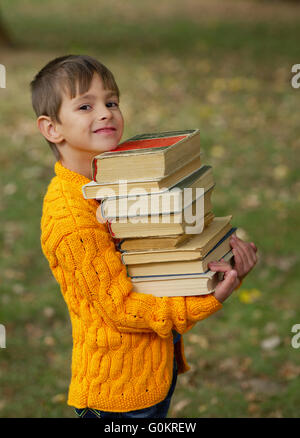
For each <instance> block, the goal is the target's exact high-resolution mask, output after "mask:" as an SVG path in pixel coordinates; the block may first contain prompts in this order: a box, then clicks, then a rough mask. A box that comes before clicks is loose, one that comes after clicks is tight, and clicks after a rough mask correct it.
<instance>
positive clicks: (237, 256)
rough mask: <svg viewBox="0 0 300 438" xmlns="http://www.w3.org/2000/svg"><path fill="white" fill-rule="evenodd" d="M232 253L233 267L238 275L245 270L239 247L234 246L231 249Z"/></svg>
mask: <svg viewBox="0 0 300 438" xmlns="http://www.w3.org/2000/svg"><path fill="white" fill-rule="evenodd" d="M232 253H233V255H234V269H236V270H237V272H238V275H239V276H242V275H244V272H245V266H244V259H243V257H242V255H241V252H240V250H239V248H234V249H233V250H232Z"/></svg>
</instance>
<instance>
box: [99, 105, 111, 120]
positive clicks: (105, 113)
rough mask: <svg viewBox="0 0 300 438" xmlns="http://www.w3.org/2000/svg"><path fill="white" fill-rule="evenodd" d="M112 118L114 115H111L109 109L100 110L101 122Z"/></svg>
mask: <svg viewBox="0 0 300 438" xmlns="http://www.w3.org/2000/svg"><path fill="white" fill-rule="evenodd" d="M111 117H112V113H111V111H110V109H109V108H107V107H105V108H102V109H100V111H99V113H98V119H99V120H105V119H110V118H111Z"/></svg>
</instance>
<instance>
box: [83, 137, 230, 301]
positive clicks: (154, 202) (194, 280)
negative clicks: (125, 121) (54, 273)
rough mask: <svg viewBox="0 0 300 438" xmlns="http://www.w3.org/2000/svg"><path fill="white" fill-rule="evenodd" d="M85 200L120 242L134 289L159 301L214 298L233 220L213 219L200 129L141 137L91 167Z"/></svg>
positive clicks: (211, 181)
mask: <svg viewBox="0 0 300 438" xmlns="http://www.w3.org/2000/svg"><path fill="white" fill-rule="evenodd" d="M92 175H93V180H92V181H91V182H90V183H88V184H85V185H84V186H83V187H82V191H83V195H84V197H85V198H86V199H97V200H98V201H100V208H101V215H102V217H103V218H104V219H105V220H106V221H107V225H108V228H109V231H110V233H111V235H112V237H113V238H114V239H117V240H116V241H117V242H118V246H117V248H118V250H119V251H120V252H121V254H122V261H123V263H124V264H125V265H126V267H127V272H128V275H129V276H130V277H131V279H132V283H133V290H134V291H136V292H141V293H149V294H153V295H155V296H187V295H201V294H207V293H211V292H213V291H214V290H215V287H216V285H217V284H218V282H219V281H220V277H219V275H218V274H217V273H215V272H213V271H210V270H209V269H208V263H209V262H211V261H215V260H220V259H221V258H224V259H225V260H230V259H231V257H232V252H231V246H230V244H229V240H230V236H231V234H232V233H233V232H234V231H235V228H233V227H232V226H231V224H230V221H231V219H232V216H226V217H215V216H214V213H213V209H212V202H211V195H212V193H213V190H214V188H215V182H214V178H213V173H212V167H211V166H209V165H206V164H203V159H202V152H201V151H200V131H199V130H198V129H195V130H185V131H171V132H163V133H155V134H142V135H137V136H135V137H132V138H130V139H128V140H126V141H124V142H123V143H121V144H120V145H119V146H118V147H117V149H115V150H114V151H111V152H104V153H102V154H100V155H97V156H96V157H94V159H93V161H92Z"/></svg>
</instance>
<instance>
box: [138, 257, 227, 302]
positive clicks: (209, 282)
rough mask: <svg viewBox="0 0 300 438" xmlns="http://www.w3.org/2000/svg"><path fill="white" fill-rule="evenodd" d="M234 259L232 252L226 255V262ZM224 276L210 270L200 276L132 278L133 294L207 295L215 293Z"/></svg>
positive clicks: (176, 275)
mask: <svg viewBox="0 0 300 438" xmlns="http://www.w3.org/2000/svg"><path fill="white" fill-rule="evenodd" d="M232 257H233V254H232V251H231V250H230V251H229V252H228V253H227V254H225V255H224V257H223V258H224V260H225V261H230V260H231V258H232ZM220 280H222V275H220V274H219V273H218V272H213V271H210V270H208V271H207V272H204V273H198V274H190V275H189V274H183V275H178V274H174V275H150V276H144V277H131V281H132V285H133V289H132V291H133V292H139V293H143V294H151V295H154V296H157V297H180V296H192V295H206V294H209V293H213V292H214V291H215V288H216V286H217V284H218V283H219V281H220Z"/></svg>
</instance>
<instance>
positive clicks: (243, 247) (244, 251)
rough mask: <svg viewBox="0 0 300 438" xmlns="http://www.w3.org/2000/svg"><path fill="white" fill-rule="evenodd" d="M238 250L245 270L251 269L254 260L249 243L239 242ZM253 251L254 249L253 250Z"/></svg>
mask: <svg viewBox="0 0 300 438" xmlns="http://www.w3.org/2000/svg"><path fill="white" fill-rule="evenodd" d="M236 248H238V249H239V250H240V254H241V257H242V259H243V263H244V268H246V269H250V268H251V267H252V264H253V262H254V260H253V259H252V256H251V254H250V253H249V246H248V244H247V243H245V242H243V241H240V242H237V245H236ZM251 251H252V249H251Z"/></svg>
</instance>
